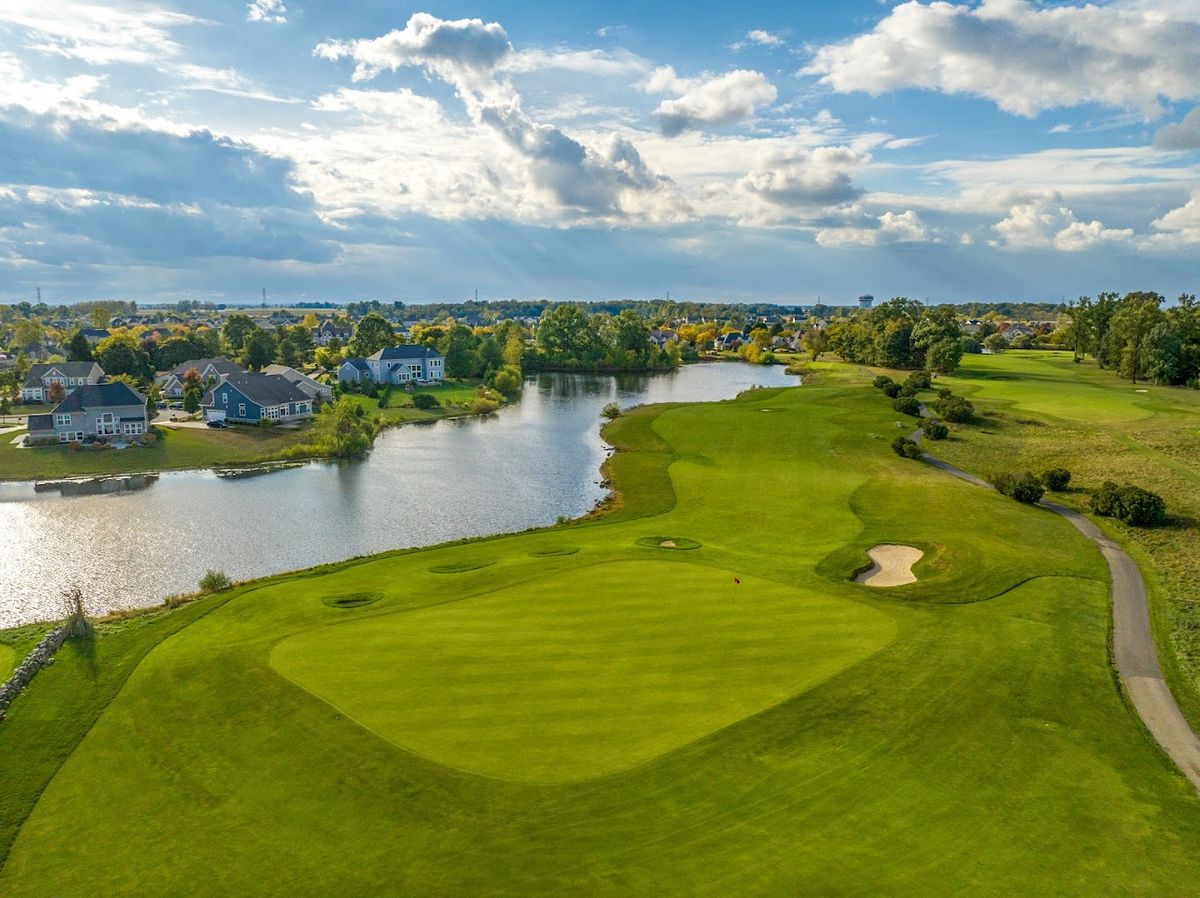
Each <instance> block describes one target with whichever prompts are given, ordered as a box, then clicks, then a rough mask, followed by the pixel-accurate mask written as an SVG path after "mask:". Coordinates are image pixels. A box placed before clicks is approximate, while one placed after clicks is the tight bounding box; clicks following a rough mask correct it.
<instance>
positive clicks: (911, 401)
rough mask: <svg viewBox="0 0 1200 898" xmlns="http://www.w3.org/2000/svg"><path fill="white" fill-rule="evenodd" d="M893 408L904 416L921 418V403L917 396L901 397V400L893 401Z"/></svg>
mask: <svg viewBox="0 0 1200 898" xmlns="http://www.w3.org/2000/svg"><path fill="white" fill-rule="evenodd" d="M892 408H894V409H895V410H896V411H898V412H900V414H902V415H912V416H913V417H914V418H919V417H921V402H920V400H918V399H917V397H915V396H901V397H900V398H899V399H895V400H893V401H892Z"/></svg>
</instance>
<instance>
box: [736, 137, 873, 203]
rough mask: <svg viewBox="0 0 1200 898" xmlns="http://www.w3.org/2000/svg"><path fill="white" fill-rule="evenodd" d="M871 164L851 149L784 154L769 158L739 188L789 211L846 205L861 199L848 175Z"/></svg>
mask: <svg viewBox="0 0 1200 898" xmlns="http://www.w3.org/2000/svg"><path fill="white" fill-rule="evenodd" d="M868 160H869V157H868V156H866V155H864V154H862V153H858V152H856V151H855V150H852V149H851V148H849V147H816V148H813V149H805V148H802V149H793V150H784V151H779V152H775V153H769V154H766V155H765V156H764V157H763V158H761V159H760V160H759V162H758V164H757V166H756V167H755V169H754V170H753V171H751V172H750V173H749V174H747V175H746V176H745V177H743V178H742V179H741V180H740V181H739V182H738V186H739V187H740V188H741V189H742V190H743V191H745V192H746V193H749V194H751V195H753V196H756V197H758V198H759V199H762V200H765V201H766V202H768V203H771V204H773V205H775V206H781V207H784V208H787V209H804V208H808V209H814V208H823V207H828V206H838V205H844V204H846V203H849V202H852V201H853V200H855V199H857V198H858V197H859V196H861V195H862V193H863V191H862V190H861V189H860V188H858V187H856V186H855V185H854V183H853V182H852V181H851V180H850V174H849V172H850V171H851V170H852V169H854V168H857V167H859V166H862V165H864V164H865V163H866V162H867V161H868Z"/></svg>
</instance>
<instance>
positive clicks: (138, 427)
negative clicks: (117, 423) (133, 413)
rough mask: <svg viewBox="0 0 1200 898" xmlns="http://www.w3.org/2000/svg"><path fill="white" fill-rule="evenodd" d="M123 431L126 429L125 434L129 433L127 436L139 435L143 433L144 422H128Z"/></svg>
mask: <svg viewBox="0 0 1200 898" xmlns="http://www.w3.org/2000/svg"><path fill="white" fill-rule="evenodd" d="M123 429H124V431H125V433H127V434H139V433H141V432H142V429H143V428H142V422H141V421H126V422H125V426H124V428H123Z"/></svg>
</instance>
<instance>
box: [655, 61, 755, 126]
mask: <svg viewBox="0 0 1200 898" xmlns="http://www.w3.org/2000/svg"><path fill="white" fill-rule="evenodd" d="M646 90H647V92H649V93H675V94H678V96H676V97H673V98H670V99H666V100H663V101H662V102H661V103H660V104H659V105H658V108H657V109H656V110H655V111H654V116H655V118H656V119H657V120H658V124H659V128H660V129H661V130H662V133H663V134H665V135H666V136H668V137H674V136H675V135H678V134H682V133H683V132H684V131H690V130H694V129H697V128H703V127H706V126H707V127H720V126H722V125H731V124H733V123H734V122H737V121H741V120H742V119H744V118H747V117H749V116H751V115H753V114H754V112H755V111H756V110H757V109H759V108H760V107H762V106H768V105H770V104H771V103H774V102H775V97H776V96H777V95H778V91H776V89H775V85H773V84H772V83H771V82H770V81H768V80H767V78H766V76H765V75H763V74H762V73H761V72H754V71H750V70H748V69H736V70H735V71H732V72H726V73H725V74H723V75H704V76H702V77H700V78H680V77H679V76H678V75H677V74H676V73H675V70H674V69H673V68H671V67H670V66H663V67H661V68H659V69H656V70H655V71H654V72H653V74H651V76H650V78H649V79H647V82H646Z"/></svg>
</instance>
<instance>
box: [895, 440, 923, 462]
mask: <svg viewBox="0 0 1200 898" xmlns="http://www.w3.org/2000/svg"><path fill="white" fill-rule="evenodd" d="M892 451H893V452H895V453H896V454H897V455H899V456H900V457H901V458H920V457H921V447H920V446H918V445H917V444H916V443H915V442H914V441H913V440H910V439H909V438H908V437H896V438H895V439H894V440H892Z"/></svg>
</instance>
